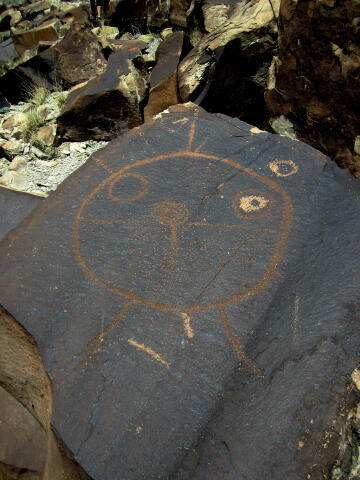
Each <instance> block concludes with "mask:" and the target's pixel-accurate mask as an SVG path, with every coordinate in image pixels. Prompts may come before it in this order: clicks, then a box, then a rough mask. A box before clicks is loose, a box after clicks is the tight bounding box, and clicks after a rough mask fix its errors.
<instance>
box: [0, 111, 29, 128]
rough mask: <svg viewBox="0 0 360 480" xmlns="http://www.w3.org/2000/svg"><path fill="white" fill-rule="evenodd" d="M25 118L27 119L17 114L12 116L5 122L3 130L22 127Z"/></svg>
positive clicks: (2, 126)
mask: <svg viewBox="0 0 360 480" xmlns="http://www.w3.org/2000/svg"><path fill="white" fill-rule="evenodd" d="M24 118H25V115H24V114H23V113H16V114H15V115H10V116H9V117H7V118H6V119H5V120H4V121H3V123H2V125H1V129H2V130H12V129H13V128H15V127H18V126H19V125H21V124H22V123H23V121H24Z"/></svg>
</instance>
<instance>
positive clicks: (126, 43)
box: [109, 39, 148, 50]
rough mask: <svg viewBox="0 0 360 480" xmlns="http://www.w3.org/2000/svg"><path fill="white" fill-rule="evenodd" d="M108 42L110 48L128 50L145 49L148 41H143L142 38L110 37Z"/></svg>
mask: <svg viewBox="0 0 360 480" xmlns="http://www.w3.org/2000/svg"><path fill="white" fill-rule="evenodd" d="M109 44H110V45H111V47H112V48H114V49H116V50H121V49H125V50H129V49H130V48H138V49H139V50H145V49H146V48H147V46H148V43H147V42H144V41H143V40H121V39H110V40H109Z"/></svg>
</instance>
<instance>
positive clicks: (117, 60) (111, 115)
mask: <svg viewBox="0 0 360 480" xmlns="http://www.w3.org/2000/svg"><path fill="white" fill-rule="evenodd" d="M133 50H135V51H133ZM140 55H141V54H140V51H139V50H137V49H131V50H129V51H127V50H121V51H120V52H117V53H113V54H112V55H111V56H110V58H109V64H108V67H107V69H106V71H105V72H104V73H103V74H102V75H100V76H98V77H97V78H94V79H93V80H90V81H89V82H87V83H86V84H84V85H79V86H78V87H75V88H74V89H73V90H72V91H71V92H70V94H69V96H68V98H67V100H66V103H65V105H64V109H63V111H62V113H61V115H60V116H59V117H58V118H57V125H58V130H57V138H58V141H62V140H71V141H83V140H87V139H91V138H92V139H98V140H101V139H102V140H109V139H111V138H114V137H115V136H117V135H119V134H120V133H122V132H124V131H127V130H128V129H130V128H133V127H135V126H137V125H140V124H141V123H142V116H141V112H140V104H141V102H142V101H143V100H144V98H145V95H146V90H147V81H146V78H144V77H143V76H142V75H141V72H140V71H139V70H138V69H137V68H136V67H135V65H134V62H133V60H134V59H136V58H137V57H140Z"/></svg>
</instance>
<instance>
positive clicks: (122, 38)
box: [120, 32, 133, 40]
mask: <svg viewBox="0 0 360 480" xmlns="http://www.w3.org/2000/svg"><path fill="white" fill-rule="evenodd" d="M132 38H133V37H132V35H131V33H130V32H126V33H124V35H121V37H120V39H121V40H131V39H132Z"/></svg>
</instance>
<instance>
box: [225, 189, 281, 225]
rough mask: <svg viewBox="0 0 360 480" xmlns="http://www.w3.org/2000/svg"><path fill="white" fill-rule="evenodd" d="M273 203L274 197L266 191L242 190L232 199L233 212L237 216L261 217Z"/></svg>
mask: <svg viewBox="0 0 360 480" xmlns="http://www.w3.org/2000/svg"><path fill="white" fill-rule="evenodd" d="M273 205H274V199H273V197H272V196H271V195H269V194H268V193H267V192H261V191H259V190H244V191H242V192H239V193H238V194H237V195H235V197H234V199H233V204H232V206H233V209H234V213H235V215H236V216H237V217H239V218H261V217H264V216H265V215H267V214H268V213H269V212H270V210H271V209H272V207H273Z"/></svg>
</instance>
